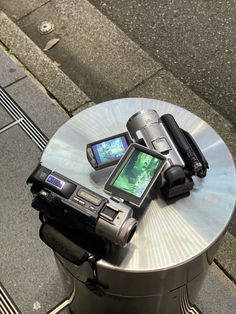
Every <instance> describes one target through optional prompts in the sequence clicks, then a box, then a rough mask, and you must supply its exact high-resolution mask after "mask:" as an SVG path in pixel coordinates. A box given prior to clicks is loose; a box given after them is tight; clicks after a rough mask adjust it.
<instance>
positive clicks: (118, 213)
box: [27, 165, 137, 247]
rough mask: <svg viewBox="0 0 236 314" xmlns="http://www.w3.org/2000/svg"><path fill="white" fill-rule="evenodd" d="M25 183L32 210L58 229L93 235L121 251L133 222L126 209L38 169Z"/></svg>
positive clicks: (129, 236)
mask: <svg viewBox="0 0 236 314" xmlns="http://www.w3.org/2000/svg"><path fill="white" fill-rule="evenodd" d="M27 183H30V184H32V186H31V191H32V193H33V195H34V199H33V202H32V207H34V208H35V209H37V210H39V211H40V213H41V214H43V215H44V216H45V217H48V218H50V219H51V220H53V221H55V222H57V223H60V224H61V225H65V226H66V227H69V228H72V229H74V230H78V231H85V232H90V233H93V234H96V235H97V236H99V237H101V238H103V239H105V240H108V241H110V242H112V243H114V244H116V245H119V246H121V247H124V246H125V245H126V244H127V243H128V242H129V241H130V240H131V238H132V237H133V235H134V233H135V230H136V227H137V221H136V219H134V218H133V217H132V215H133V210H132V209H131V207H130V206H128V205H126V204H124V203H117V202H115V201H113V200H112V199H109V200H108V199H107V198H105V197H103V196H101V195H99V194H97V193H95V192H93V191H91V190H89V189H88V188H86V187H84V186H82V185H80V184H78V183H76V182H75V181H72V180H70V179H68V178H66V177H64V176H63V175H61V174H59V173H57V172H54V171H51V170H49V169H48V168H46V167H43V166H42V165H38V167H37V168H36V169H35V171H34V172H33V173H32V174H31V176H30V177H29V179H28V181H27Z"/></svg>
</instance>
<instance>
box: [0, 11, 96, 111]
mask: <svg viewBox="0 0 236 314" xmlns="http://www.w3.org/2000/svg"><path fill="white" fill-rule="evenodd" d="M41 19H42V16H41V17H40V21H42V20H41ZM0 40H1V41H2V42H3V43H4V44H5V45H6V46H7V47H8V48H9V49H10V50H11V52H12V53H13V54H14V55H16V56H17V58H18V59H19V60H20V61H21V62H22V63H23V64H24V65H25V66H26V67H27V69H29V71H30V72H31V73H32V74H33V75H34V76H36V77H37V79H38V80H39V81H40V82H41V83H42V84H43V86H45V88H46V89H47V90H48V91H49V92H50V93H51V94H52V95H53V96H54V97H55V98H56V99H57V101H58V102H59V103H60V105H62V106H63V107H64V108H66V109H67V110H68V111H73V110H75V109H77V108H78V107H79V106H81V105H84V104H85V103H87V102H89V101H90V99H89V98H88V97H87V96H86V95H85V94H84V93H83V92H82V91H81V90H80V88H79V87H78V86H76V85H75V84H74V83H73V82H72V81H71V79H70V78H69V77H67V76H66V75H65V74H64V73H63V72H62V71H61V70H60V69H59V68H58V67H57V66H56V65H55V64H53V63H52V62H51V60H50V59H49V58H48V57H47V56H46V55H45V54H44V53H43V52H42V51H41V50H40V49H39V48H38V47H37V46H36V45H35V44H34V43H33V42H32V41H31V40H30V39H29V38H28V37H27V36H26V35H25V34H24V33H23V32H22V31H21V30H20V29H19V27H17V26H16V24H14V23H13V22H12V21H11V20H10V19H9V18H8V17H7V16H6V14H4V13H3V12H1V11H0Z"/></svg>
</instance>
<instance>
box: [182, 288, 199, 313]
mask: <svg viewBox="0 0 236 314" xmlns="http://www.w3.org/2000/svg"><path fill="white" fill-rule="evenodd" d="M180 294H181V296H180V307H181V311H182V313H183V314H201V313H202V312H200V311H199V309H197V308H196V306H195V305H192V304H191V303H190V301H189V297H188V291H187V288H186V286H184V287H182V288H181V292H180Z"/></svg>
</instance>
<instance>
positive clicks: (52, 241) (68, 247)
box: [39, 223, 89, 266]
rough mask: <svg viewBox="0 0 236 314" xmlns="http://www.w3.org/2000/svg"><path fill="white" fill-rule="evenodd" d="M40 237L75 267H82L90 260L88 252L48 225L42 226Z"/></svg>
mask: <svg viewBox="0 0 236 314" xmlns="http://www.w3.org/2000/svg"><path fill="white" fill-rule="evenodd" d="M39 236H40V238H41V240H42V241H43V242H44V243H45V244H47V245H48V246H49V247H50V248H51V249H53V251H55V252H56V253H58V254H59V255H61V256H62V257H64V258H65V259H67V260H68V261H70V262H72V263H74V264H75V265H78V266H80V265H82V264H83V263H84V262H85V261H87V260H88V258H89V254H88V252H87V251H85V250H84V249H82V248H81V247H80V246H78V245H77V244H75V243H74V242H73V241H71V240H70V239H68V238H67V237H65V236H64V235H63V234H62V233H61V232H59V231H58V230H57V229H55V228H54V227H52V226H51V225H50V224H48V223H43V224H42V226H41V228H40V230H39Z"/></svg>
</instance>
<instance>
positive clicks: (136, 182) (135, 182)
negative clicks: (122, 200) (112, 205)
mask: <svg viewBox="0 0 236 314" xmlns="http://www.w3.org/2000/svg"><path fill="white" fill-rule="evenodd" d="M161 164H162V160H160V159H158V158H156V157H154V156H151V155H148V154H147V153H145V152H141V151H138V150H136V151H134V153H133V154H132V156H131V158H130V159H129V160H128V162H127V163H126V165H125V166H124V167H123V169H122V170H121V172H120V174H119V175H118V177H117V178H116V180H115V181H114V182H113V186H115V187H117V188H118V189H120V190H123V191H125V192H127V193H130V194H132V195H134V196H137V197H140V196H142V194H143V193H144V192H145V190H146V188H147V187H148V185H149V184H150V182H151V180H152V179H153V177H154V175H155V174H156V171H157V169H158V168H159V166H160V165H161Z"/></svg>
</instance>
